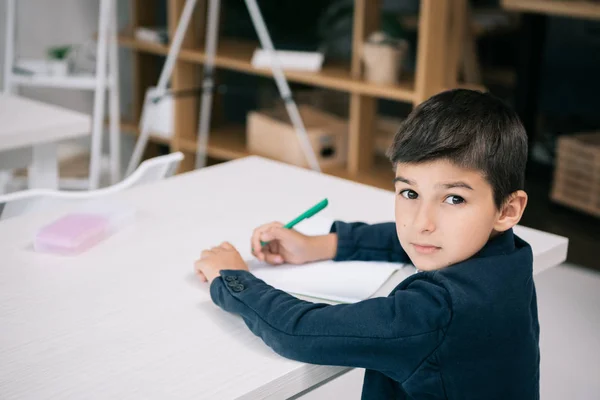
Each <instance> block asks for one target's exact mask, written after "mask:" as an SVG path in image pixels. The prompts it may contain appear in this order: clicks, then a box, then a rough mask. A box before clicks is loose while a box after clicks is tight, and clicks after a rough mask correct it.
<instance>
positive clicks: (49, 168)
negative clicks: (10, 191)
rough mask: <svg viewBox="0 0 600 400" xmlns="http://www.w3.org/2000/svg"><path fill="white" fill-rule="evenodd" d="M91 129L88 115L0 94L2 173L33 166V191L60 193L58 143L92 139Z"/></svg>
mask: <svg viewBox="0 0 600 400" xmlns="http://www.w3.org/2000/svg"><path fill="white" fill-rule="evenodd" d="M90 129H91V118H90V116H88V115H85V114H82V113H79V112H75V111H71V110H67V109H65V108H62V107H57V106H54V105H51V104H46V103H41V102H38V101H34V100H30V99H26V98H23V97H18V96H13V95H7V94H0V170H2V169H14V168H20V167H25V166H30V168H29V174H30V176H29V186H30V187H32V188H33V187H35V188H48V189H57V188H58V160H57V154H56V145H57V143H58V142H59V141H61V140H64V139H72V138H76V137H82V136H88V135H89V134H90Z"/></svg>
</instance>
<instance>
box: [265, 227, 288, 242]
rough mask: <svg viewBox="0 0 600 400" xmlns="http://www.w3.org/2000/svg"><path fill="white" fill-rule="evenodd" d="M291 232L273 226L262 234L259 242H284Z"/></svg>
mask: <svg viewBox="0 0 600 400" xmlns="http://www.w3.org/2000/svg"><path fill="white" fill-rule="evenodd" d="M291 233H292V232H291V231H290V230H289V229H285V228H284V227H283V226H274V227H272V228H271V229H269V230H268V231H266V232H264V233H263V234H262V235H261V237H260V240H262V241H263V242H270V241H271V240H286V239H288V238H289V237H290V235H291Z"/></svg>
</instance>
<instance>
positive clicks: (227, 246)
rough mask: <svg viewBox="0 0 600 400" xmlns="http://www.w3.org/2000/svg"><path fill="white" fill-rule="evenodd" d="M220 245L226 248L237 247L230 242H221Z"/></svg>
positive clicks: (232, 248)
mask: <svg viewBox="0 0 600 400" xmlns="http://www.w3.org/2000/svg"><path fill="white" fill-rule="evenodd" d="M220 247H221V248H222V249H225V250H234V249H235V247H233V245H232V244H231V243H229V242H223V243H221V246H220Z"/></svg>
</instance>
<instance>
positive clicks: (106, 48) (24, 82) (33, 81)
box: [3, 0, 121, 189]
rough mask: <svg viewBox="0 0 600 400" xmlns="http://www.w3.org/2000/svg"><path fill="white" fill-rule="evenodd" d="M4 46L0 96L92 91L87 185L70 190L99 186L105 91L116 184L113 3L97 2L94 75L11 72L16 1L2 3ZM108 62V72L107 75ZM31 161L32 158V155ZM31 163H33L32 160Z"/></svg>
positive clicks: (117, 141) (112, 0) (117, 150)
mask: <svg viewBox="0 0 600 400" xmlns="http://www.w3.org/2000/svg"><path fill="white" fill-rule="evenodd" d="M5 21H6V33H5V35H6V43H5V48H4V90H3V91H4V92H5V93H12V92H14V91H15V90H16V88H17V87H18V86H42V87H58V88H65V89H84V90H93V91H94V112H93V120H92V143H91V148H90V170H89V180H88V181H87V182H83V185H82V184H81V183H79V184H75V185H73V186H74V187H70V188H77V189H83V188H89V189H97V188H98V187H99V185H100V173H101V171H100V166H101V157H102V136H103V124H104V115H105V109H104V108H105V104H104V103H105V91H106V90H108V91H109V99H108V100H109V111H110V112H109V119H110V125H109V132H110V133H109V142H110V178H111V183H113V184H114V183H117V182H118V181H119V180H120V170H121V165H120V151H121V149H120V137H119V114H120V110H119V108H120V106H119V81H118V80H119V70H118V68H119V67H118V66H119V62H118V59H117V57H118V54H117V53H118V48H117V38H116V35H117V33H116V30H117V10H116V2H115V0H100V17H99V21H98V44H97V52H96V74H95V76H91V77H74V76H66V77H57V76H40V75H33V76H25V75H19V74H15V73H14V72H13V67H14V65H13V64H14V62H15V54H14V44H15V21H16V0H7V1H6V17H5ZM107 62H108V71H107ZM107 72H108V73H107ZM34 159H35V154H34ZM34 161H35V160H34Z"/></svg>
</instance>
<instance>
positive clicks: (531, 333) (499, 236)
mask: <svg viewBox="0 0 600 400" xmlns="http://www.w3.org/2000/svg"><path fill="white" fill-rule="evenodd" d="M388 154H389V157H390V160H391V161H392V163H393V166H394V169H395V171H396V178H395V179H394V184H395V189H396V204H395V214H396V215H395V219H396V222H395V224H394V223H383V224H375V225H366V224H362V223H343V222H339V221H336V222H335V223H334V225H333V226H332V228H331V233H330V234H328V235H324V236H315V237H307V236H304V235H302V234H300V233H299V232H297V231H294V230H287V229H284V228H282V225H281V224H279V223H272V224H267V225H265V226H262V227H259V228H257V229H256V230H255V232H254V233H253V236H252V239H251V241H252V246H253V249H255V250H256V251H255V256H256V257H258V258H259V259H260V260H264V261H267V262H269V263H271V264H280V263H283V262H288V263H295V264H301V263H306V262H311V261H316V260H324V259H334V260H336V261H344V260H366V261H371V260H372V261H397V262H402V263H404V262H412V263H413V264H414V265H415V267H416V268H417V270H418V271H419V272H418V273H416V274H414V275H412V276H411V277H409V278H407V279H406V280H404V281H403V282H402V283H400V285H398V287H396V288H395V289H394V290H393V291H392V293H391V294H390V295H389V296H388V297H384V298H375V299H369V300H365V301H361V302H359V303H356V304H348V305H334V306H331V305H325V304H313V303H309V302H304V301H301V300H298V299H296V298H294V297H292V296H290V295H288V294H286V293H284V292H282V291H279V290H276V289H274V288H272V287H270V286H268V285H267V284H265V283H264V282H263V281H261V280H259V279H257V278H256V277H254V276H253V275H252V274H251V273H249V272H248V271H247V266H246V264H245V263H244V261H243V260H242V259H241V257H240V255H239V254H238V253H237V251H236V250H235V249H234V248H233V247H232V246H231V245H230V244H228V243H223V244H222V245H221V246H219V247H216V248H213V249H210V250H206V251H204V252H202V255H201V258H200V259H199V260H198V261H197V262H196V265H195V266H196V270H197V272H198V274H199V275H200V276H201V277H202V278H203V279H204V280H207V281H208V282H211V286H210V293H211V297H212V299H213V301H214V302H215V303H216V304H217V305H219V306H220V307H222V308H223V309H224V310H226V311H230V312H234V313H237V314H240V315H241V316H242V317H243V318H244V321H245V322H246V324H247V325H248V327H249V328H250V329H251V330H252V332H254V333H255V334H256V335H258V336H260V337H261V338H262V339H263V340H264V341H265V343H266V344H267V345H269V346H270V347H272V348H273V350H275V351H276V352H277V353H279V354H281V355H283V356H284V357H288V358H292V359H296V360H299V361H304V362H308V363H314V364H327V365H341V366H350V367H361V368H366V374H365V380H364V384H363V393H362V397H363V399H425V398H426V399H537V398H539V347H538V340H539V325H538V317H537V304H536V295H535V287H534V283H533V278H532V263H533V257H532V253H531V248H530V247H529V245H528V244H527V243H525V242H524V241H523V240H521V239H520V238H518V237H516V236H515V235H514V234H513V232H512V229H511V228H512V227H513V226H514V225H516V224H517V223H518V222H519V219H520V218H521V215H522V214H523V211H524V209H525V206H526V204H527V194H526V193H525V192H524V191H523V185H524V169H525V162H526V158H527V137H526V133H525V130H524V128H523V126H522V125H521V123H520V121H519V119H518V117H517V115H516V114H515V113H514V112H513V111H512V110H511V109H509V108H508V107H507V106H506V105H504V104H503V103H502V102H501V101H500V100H498V99H496V98H494V97H492V96H491V95H489V94H483V93H480V92H475V91H469V90H452V91H448V92H443V93H440V94H438V95H436V96H433V97H432V98H430V99H429V100H427V101H426V102H424V103H423V104H421V105H419V106H418V107H417V108H415V110H413V112H412V113H411V114H410V115H409V116H408V118H407V119H406V120H405V122H404V123H403V124H402V126H401V127H400V129H399V131H398V132H397V134H396V136H395V138H394V143H393V145H392V147H391V149H390V150H389V152H388ZM261 240H263V241H269V244H268V245H266V246H265V247H263V248H262V249H261V246H260V241H261Z"/></svg>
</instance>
